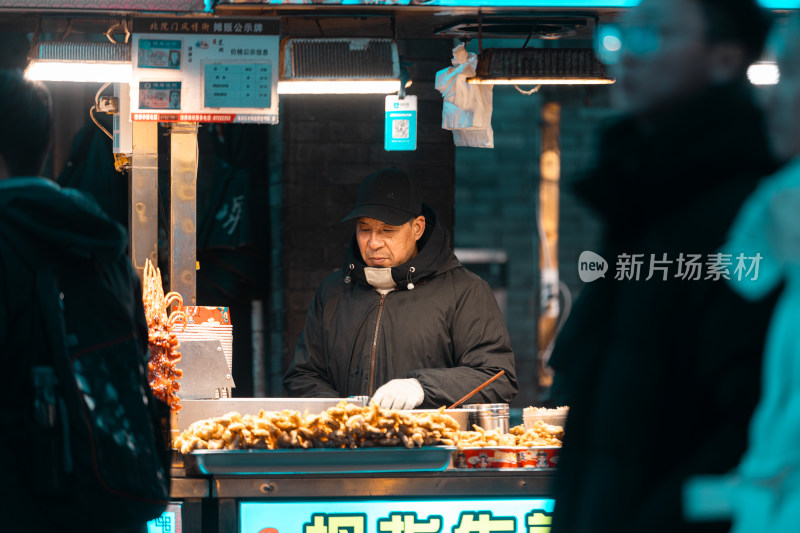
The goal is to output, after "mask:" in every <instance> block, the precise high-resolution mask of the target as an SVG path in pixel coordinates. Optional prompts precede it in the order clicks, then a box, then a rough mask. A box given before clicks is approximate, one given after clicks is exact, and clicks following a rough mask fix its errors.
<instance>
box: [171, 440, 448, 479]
mask: <svg viewBox="0 0 800 533" xmlns="http://www.w3.org/2000/svg"><path fill="white" fill-rule="evenodd" d="M455 449H456V448H455V447H454V446H425V447H422V448H399V447H391V448H389V447H387V448H358V449H355V450H350V449H332V448H311V449H307V450H302V449H299V450H196V451H194V452H191V453H189V454H187V455H186V458H185V464H186V470H187V472H189V473H195V474H205V475H209V474H289V473H291V474H320V473H342V474H345V473H355V472H406V471H439V470H445V469H446V468H447V466H448V465H449V464H450V457H451V454H452V452H453V451H454V450H455Z"/></svg>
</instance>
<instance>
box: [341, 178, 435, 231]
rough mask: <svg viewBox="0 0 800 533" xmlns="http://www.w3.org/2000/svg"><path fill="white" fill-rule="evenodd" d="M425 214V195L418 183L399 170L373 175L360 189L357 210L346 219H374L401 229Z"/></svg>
mask: <svg viewBox="0 0 800 533" xmlns="http://www.w3.org/2000/svg"><path fill="white" fill-rule="evenodd" d="M421 214H422V195H421V194H420V190H419V184H418V183H417V180H415V179H414V178H412V177H411V176H409V175H408V174H406V173H405V172H403V171H402V170H399V169H396V168H384V169H382V170H379V171H377V172H373V173H372V174H370V175H369V176H367V177H366V178H364V181H362V182H361V185H359V186H358V196H357V197H356V207H355V209H353V210H352V211H350V214H349V215H347V216H346V217H344V218H343V219H342V222H344V221H346V220H352V219H354V218H361V217H367V218H374V219H377V220H380V221H381V222H385V223H386V224H390V225H392V226H400V225H403V224H405V223H406V222H408V221H409V220H411V219H412V218H414V217H417V216H419V215H421Z"/></svg>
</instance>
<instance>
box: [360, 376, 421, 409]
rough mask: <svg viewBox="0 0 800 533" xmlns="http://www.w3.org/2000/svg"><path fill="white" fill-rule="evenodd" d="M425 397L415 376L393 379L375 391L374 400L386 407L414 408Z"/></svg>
mask: <svg viewBox="0 0 800 533" xmlns="http://www.w3.org/2000/svg"><path fill="white" fill-rule="evenodd" d="M424 399H425V392H424V391H423V390H422V385H420V384H419V381H417V380H416V379H414V378H410V379H393V380H392V381H390V382H388V383H386V384H384V385H383V386H381V387H379V388H378V390H376V391H375V394H374V395H373V396H372V401H373V402H375V403H377V404H378V406H379V407H383V408H384V409H413V408H415V407H416V406H418V405H419V404H421V403H422V400H424Z"/></svg>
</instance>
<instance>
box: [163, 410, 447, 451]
mask: <svg viewBox="0 0 800 533" xmlns="http://www.w3.org/2000/svg"><path fill="white" fill-rule="evenodd" d="M458 430H459V427H458V422H456V421H455V420H453V418H452V417H450V416H448V415H446V414H444V407H442V408H441V409H439V410H438V411H436V412H430V413H408V412H402V411H395V410H391V409H381V408H380V407H378V406H377V405H376V404H371V405H370V406H369V407H359V406H357V405H354V404H351V403H347V402H344V401H342V402H339V404H337V405H336V406H334V407H330V408H328V409H327V410H326V411H324V412H323V413H320V414H318V415H309V414H306V415H301V414H300V413H299V412H298V411H292V410H284V411H269V412H265V411H264V410H261V411H259V413H258V414H257V415H255V416H253V415H244V416H242V415H240V414H239V413H235V412H234V413H228V414H226V415H224V416H221V417H216V418H211V419H206V420H199V421H197V422H195V423H193V424H191V425H190V426H189V427H188V428H187V429H186V430H185V431H184V432H183V433H182V434H181V435H180V436H179V437H177V438H176V439H175V441H174V442H173V447H174V448H175V449H177V450H180V452H181V453H189V452H191V451H193V450H204V449H208V450H223V449H224V450H238V449H266V450H275V449H280V448H368V447H375V446H405V447H406V448H417V447H420V446H434V445H448V446H452V445H455V444H456V440H457V434H458Z"/></svg>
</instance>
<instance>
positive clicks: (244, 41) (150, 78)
mask: <svg viewBox="0 0 800 533" xmlns="http://www.w3.org/2000/svg"><path fill="white" fill-rule="evenodd" d="M115 5H116V4H115ZM202 7H204V6H194V8H190V9H189V10H188V11H187V10H186V8H185V7H177V6H172V7H171V8H170V9H169V10H168V11H170V13H169V14H168V15H156V14H153V13H147V14H143V13H136V11H135V10H134V9H130V10H129V11H128V13H134V15H135V16H132V17H127V16H123V17H122V18H123V19H124V20H125V22H124V23H121V27H120V28H117V31H120V32H122V33H125V34H126V37H125V42H124V43H120V42H115V43H111V44H113V45H123V46H116V47H113V46H112V48H122V49H125V48H127V59H125V50H122V53H121V56H122V60H121V62H123V63H125V62H126V61H127V62H128V63H129V64H131V68H130V69H131V72H130V79H128V80H127V81H119V82H117V83H116V84H115V85H116V86H115V97H114V98H113V99H109V98H107V97H103V98H100V97H99V93H98V98H97V99H96V104H97V108H98V109H102V110H105V111H106V112H108V113H110V114H112V115H114V119H115V123H114V131H113V136H114V142H115V147H114V152H115V154H116V156H117V162H118V164H119V166H120V168H123V169H126V170H127V171H128V173H129V187H130V196H129V202H130V218H129V230H130V243H131V246H130V249H131V256H132V259H133V262H134V265H135V266H136V268H137V269H139V270H140V272H141V273H142V275H143V277H144V278H145V281H146V283H145V291H146V293H148V291H149V294H150V295H151V298H156V299H158V300H159V301H158V302H157V307H158V309H156V311H154V313H155V314H152V316H155V315H156V314H158V315H159V316H161V314H162V313H164V317H163V319H159V320H158V321H154V320H153V319H152V316H150V317H148V322H150V323H151V327H152V326H153V324H154V323H155V322H157V323H158V324H159V327H162V326H169V327H168V328H167V329H162V330H160V332H159V335H161V337H160V341H159V342H161V344H160V345H159V346H160V347H161V348H162V349H163V354H161V356H163V359H164V361H163V364H166V365H169V366H170V371H169V372H167V373H165V374H164V376H165V377H166V378H169V379H167V380H166V385H165V387H166V392H165V395H166V396H165V399H168V398H173V399H174V397H175V396H178V392H177V391H178V389H177V387H175V385H174V380H177V379H178V378H180V375H181V374H183V377H182V378H181V379H182V380H181V381H180V390H182V391H184V392H186V391H196V390H201V392H199V393H196V394H195V395H194V397H193V398H189V397H185V398H181V403H182V404H183V408H182V409H181V410H179V411H177V412H176V416H175V417H174V420H173V427H174V430H175V434H173V435H171V437H172V438H173V439H176V438H178V437H179V435H180V434H181V433H182V432H184V431H186V430H188V429H189V428H190V426H191V425H192V424H194V423H198V422H202V421H204V420H215V419H220V418H224V417H225V416H227V415H228V413H230V412H239V413H240V415H241V418H245V417H247V416H251V417H256V418H269V416H271V415H269V414H268V413H280V412H282V411H286V410H291V411H296V412H297V413H299V415H298V416H301V417H302V419H303V421H305V419H306V418H307V417H309V416H311V417H315V416H317V417H319V416H322V415H323V414H324V413H327V412H329V410H330V409H337V406H338V404H339V401H340V400H344V401H345V402H346V403H347V405H351V406H353V408H357V409H370V408H369V407H368V406H365V405H364V400H363V399H359V398H346V399H334V400H326V401H305V400H285V399H280V398H229V397H227V396H229V395H230V394H229V390H230V387H231V386H232V385H233V384H232V383H228V382H229V381H231V377H230V375H228V374H230V361H225V362H224V363H223V364H220V358H221V357H223V358H224V356H225V355H228V356H230V353H227V354H226V353H225V352H226V350H225V348H223V342H222V340H221V339H220V338H215V339H211V340H210V341H209V340H208V339H203V340H198V339H185V340H184V339H182V340H181V348H180V350H181V352H182V354H183V358H182V360H181V363H182V364H181V365H178V361H179V359H178V357H177V354H176V353H175V350H177V342H175V338H177V335H178V334H179V333H181V331H180V330H181V329H182V328H181V327H179V326H180V325H181V324H186V323H187V322H188V318H187V316H186V315H187V314H189V313H190V312H191V310H192V309H195V308H197V305H196V304H197V302H196V279H195V275H196V272H195V271H196V268H197V267H196V243H195V238H196V228H197V213H196V204H195V201H196V179H197V171H198V158H197V140H196V135H197V128H198V124H208V123H215V122H237V121H238V122H243V123H259V124H274V123H276V122H278V121H279V116H278V114H279V96H278V93H279V91H278V79H279V73H284V70H282V69H281V66H282V65H281V63H282V61H283V60H284V55H283V52H285V51H286V48H282V47H281V43H280V39H281V37H285V35H284V34H283V33H282V29H281V22H282V20H281V17H283V18H284V19H285V18H286V17H291V13H289V14H287V13H286V12H283V13H282V12H280V11H279V10H278V11H276V10H270V11H268V12H261V11H260V8H259V9H255V8H254V6H250V10H249V11H248V12H247V13H244V12H237V11H235V10H234V9H232V8H231V9H228V10H227V12H226V10H224V9H219V11H220V12H221V13H223V12H224V14H214V13H200V12H199V11H200V10H201V8H202ZM218 7H220V8H222V7H224V6H218ZM228 7H230V6H228ZM234 7H235V6H234ZM419 7H420V8H421V10H420V11H418V13H420V14H419V15H418V14H417V13H414V14H413V15H410V16H412V17H421V18H430V17H431V15H432V13H433V11H430V10H427V11H425V10H422V7H421V6H419ZM100 9H101V11H102V10H103V8H102V6H101V7H100ZM115 9H117V10H118V9H120V8H119V7H116V8H115ZM408 9H409V10H411V9H414V6H408ZM109 10H110V8H109ZM123 11H124V10H123ZM182 11H183V12H182ZM181 12H182V13H181ZM469 12H470V10H469V9H465V8H462V9H461V13H462V14H464V13H469ZM176 13H179V15H176ZM407 13H411V11H408V12H407ZM114 14H115V15H118V11H114ZM245 14H248V16H249V18H244V17H243V15H245ZM51 15H52V14H51ZM128 18H130V24H129V23H128ZM392 24H394V23H392ZM108 31H109V32H110V31H111V30H110V29H109V30H108ZM389 41H391V39H389ZM35 44H38V45H43V43H35ZM389 44H391V42H390V43H389ZM53 48H54V49H57V48H58V47H53ZM48 50H50V48H48V47H46V46H38V51H39V53H40V56H39V59H42V60H45V61H46V60H47V57H46V53H47V52H48ZM393 54H394V55H393V56H392V57H393V58H394V62H395V63H397V65H398V69H397V70H396V71H392V72H391V73H390V75H389V76H388V78H389V79H390V80H391V81H392V83H393V84H394V86H395V87H397V89H398V90H399V89H400V88H401V87H404V86H405V84H406V81H407V80H406V79H405V78H404V77H403V73H402V72H401V70H402V69H400V68H399V63H400V61H399V57H397V52H396V49H395V50H394V52H393ZM247 76H252V87H251V86H248V87H249V89H250V92H249V93H242V92H241V91H238V92H237V91H234V90H232V83H231V82H230V79H233V78H231V77H235V81H234V83H235V84H237V85H241V84H242V83H243V82H242V80H243V79H244V78H246V77H247ZM282 76H283V74H281V77H282ZM395 78H397V79H395ZM248 79H249V78H248ZM248 83H249V82H248ZM392 92H394V91H392ZM159 123H162V124H171V125H172V127H171V130H170V134H169V135H170V139H169V140H170V145H171V156H172V157H171V162H170V166H171V168H170V176H171V180H170V193H171V194H170V196H169V210H168V212H169V221H168V224H167V225H168V228H169V235H168V237H169V242H170V253H169V257H168V260H167V265H168V266H167V268H168V270H169V287H168V290H170V291H173V292H176V293H178V294H179V295H180V296H181V298H182V302H176V301H173V297H172V296H171V295H170V294H166V295H165V294H164V293H163V292H164V291H165V290H166V288H165V287H163V285H162V284H161V282H160V278H159V279H158V280H156V278H155V276H154V272H155V269H154V268H152V267H148V266H147V265H148V261H152V262H153V263H156V264H157V263H158V261H157V241H158V235H157V233H158V226H157V219H158V215H159V213H158V194H157V161H158V157H159V154H158V143H157V125H158V124H159ZM162 264H163V263H162ZM148 276H150V277H151V278H152V280H150V283H148ZM156 286H157V288H158V290H155V287H156ZM159 290H160V291H161V292H160V293H159ZM153 295H155V296H153ZM145 300H146V301H147V300H148V297H147V296H146V297H145ZM181 303H182V304H185V305H181ZM222 303H224V302H222ZM173 304H174V305H175V307H174V308H173V309H172V310H171V311H172V314H169V315H166V312H167V311H168V310H169V308H170V307H171V306H172V305H173ZM175 313H178V314H180V313H184V316H183V317H182V318H181V317H180V316H179V315H175ZM173 315H175V316H173ZM173 334H174V335H175V336H176V337H175V338H172V337H170V335H173ZM203 343H205V344H203ZM209 343H210V344H209ZM227 351H228V352H229V350H227ZM201 363H202V364H201ZM226 368H227V370H228V374H225V369H226ZM176 369H179V370H180V372H177V371H176ZM209 369H214V371H213V372H212V371H210V370H209ZM170 380H172V381H170ZM226 390H227V391H228V392H227V393H226V392H225V391H226ZM174 405H176V406H177V403H175V404H174ZM339 409H342V408H341V407H339ZM344 409H345V410H346V409H347V408H344ZM262 410H263V411H264V412H265V415H264V416H261V415H260V411H262ZM456 411H458V410H453V412H451V413H447V412H445V413H443V414H444V415H447V416H449V415H453V416H456V415H464V414H466V418H462V420H461V421H459V429H460V430H464V431H466V430H469V428H470V427H471V424H472V423H473V422H477V421H476V420H471V419H470V416H471V413H472V411H469V410H466V409H465V410H463V411H464V413H457V412H456ZM373 414H375V413H373ZM379 414H381V416H384V415H387V413H379ZM389 414H391V413H389ZM360 415H361V416H364V413H363V412H362V413H360ZM355 416H359V414H358V413H357V414H356V415H355ZM398 416H400V415H398ZM403 416H405V415H403ZM408 416H422V417H424V416H430V414H413V413H412V414H409V415H408ZM384 418H386V416H384ZM404 420H405V419H404ZM231 422H232V420H228V421H227V423H228V425H230V423H231ZM237 422H238V420H237ZM400 425H409V424H400ZM226 427H227V426H226ZM480 427H481V428H482V430H484V431H475V432H472V433H473V435H464V436H460V437H459V439H454V438H450V437H445V438H444V440H446V441H447V442H444V441H443V440H442V439H443V437H442V436H441V435H440V436H438V437H435V438H433V440H432V441H430V442H426V441H425V439H424V438H423V441H422V442H416V441H413V440H412V441H411V444H410V445H409V442H403V440H404V439H403V438H401V437H386V438H388V439H391V438H395V439H400V441H399V442H394V443H392V444H391V445H386V444H384V445H380V446H373V445H368V446H355V447H351V446H350V445H348V446H345V448H344V449H339V448H333V447H328V446H321V447H316V446H315V447H307V448H306V447H304V446H302V445H301V446H298V445H296V444H291V445H289V446H286V447H281V446H277V447H258V446H255V447H245V446H240V445H239V444H236V445H233V444H232V443H231V442H226V441H224V439H223V443H222V444H221V445H219V447H217V448H216V449H210V448H211V445H210V443H211V441H212V440H214V439H205V441H206V442H205V444H204V446H196V445H195V446H194V447H192V446H190V447H188V448H187V449H185V450H176V451H175V452H174V460H173V468H172V478H173V481H172V497H173V500H174V502H173V503H172V504H171V505H170V507H169V508H168V510H167V512H166V513H165V515H164V516H163V517H162V518H161V519H158V520H156V521H154V522H153V523H151V524H150V531H191V532H194V531H203V532H214V531H219V532H226V533H227V532H235V531H243V532H245V531H246V532H270V531H275V532H277V531H298V530H300V529H301V528H302V531H304V532H309V533H322V532H325V533H328V532H330V533H333V532H339V531H352V532H353V533H356V532H366V531H392V532H411V531H419V532H437V531H454V532H455V531H458V532H462V533H469V532H472V531H475V532H481V533H483V532H486V533H488V532H493V531H497V532H501V531H526V532H537V533H544V532H545V531H548V530H549V524H550V514H551V512H552V510H553V505H554V502H553V500H552V499H550V498H548V494H549V486H550V483H551V478H552V475H553V471H554V467H555V464H556V457H557V455H554V454H555V452H554V451H553V450H552V449H553V448H554V446H552V445H551V446H531V445H519V443H518V438H519V437H520V436H521V435H513V438H512V437H509V435H512V433H510V432H509V431H497V432H495V434H493V435H490V436H489V437H486V433H487V432H491V431H493V430H492V429H491V428H489V427H484V426H480ZM451 431H455V430H453V428H451ZM548 431H549V433H550V434H551V435H555V434H557V431H556V430H548ZM518 432H520V433H522V434H524V433H525V431H524V430H518ZM223 433H224V431H223ZM474 433H479V434H480V435H474ZM405 437H407V438H409V439H410V438H411V435H405ZM473 437H476V438H477V437H480V438H481V439H483V440H482V441H481V442H480V443H476V442H475V441H470V439H471V438H473ZM504 437H505V438H506V441H504V442H501V439H502V438H504ZM276 438H277V437H276ZM372 438H373V439H374V438H376V437H372ZM554 438H555V437H554ZM509 439H510V440H509ZM238 442H241V441H238ZM326 442H327V441H326ZM262 443H263V442H262ZM195 444H196V443H195ZM350 444H352V442H351V443H350ZM361 444H363V442H362V443H361ZM228 445H230V446H228ZM179 447H180V446H179ZM301 448H302V449H301ZM544 448H547V449H548V451H547V452H546V451H545V450H544ZM539 452H541V453H539Z"/></svg>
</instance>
